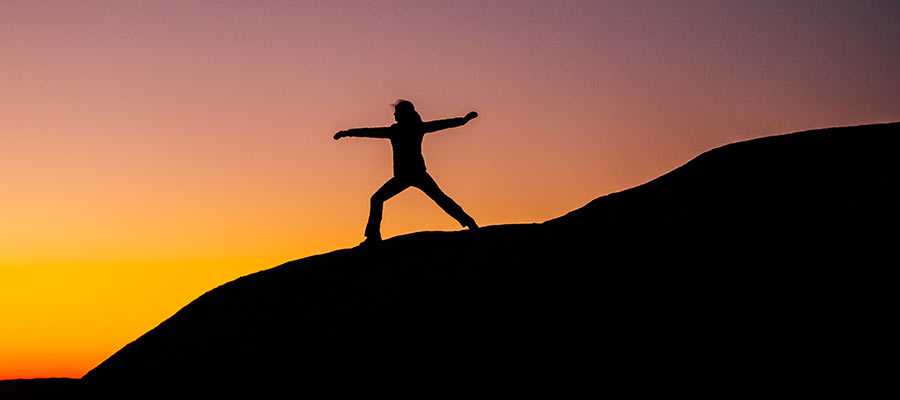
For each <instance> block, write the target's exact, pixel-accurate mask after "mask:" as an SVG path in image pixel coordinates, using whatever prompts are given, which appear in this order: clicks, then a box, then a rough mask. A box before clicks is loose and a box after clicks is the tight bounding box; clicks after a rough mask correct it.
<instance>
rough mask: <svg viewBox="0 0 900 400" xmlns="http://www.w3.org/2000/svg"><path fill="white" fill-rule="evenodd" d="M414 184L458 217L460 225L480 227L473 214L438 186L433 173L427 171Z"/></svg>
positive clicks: (445, 210) (451, 214)
mask: <svg viewBox="0 0 900 400" xmlns="http://www.w3.org/2000/svg"><path fill="white" fill-rule="evenodd" d="M413 186H415V187H417V188H419V189H420V190H421V191H423V192H425V194H426V195H428V197H430V198H431V199H432V200H434V202H435V203H437V205H438V206H440V207H441V209H443V210H444V212H446V213H447V214H450V216H451V217H453V218H454V219H456V221H457V222H459V224H460V225H462V226H464V227H467V228H469V229H475V228H478V225H477V224H476V223H475V220H474V219H473V218H472V217H471V216H469V214H466V212H465V211H464V210H463V209H462V207H460V206H459V204H456V202H455V201H453V199H451V198H450V196H447V194H445V193H444V192H443V191H442V190H441V188H440V187H438V185H437V182H435V181H434V179H433V178H432V177H431V175H428V174H427V173H426V174H425V175H424V176H423V177H421V178H420V179H417V180H416V182H415V183H413Z"/></svg>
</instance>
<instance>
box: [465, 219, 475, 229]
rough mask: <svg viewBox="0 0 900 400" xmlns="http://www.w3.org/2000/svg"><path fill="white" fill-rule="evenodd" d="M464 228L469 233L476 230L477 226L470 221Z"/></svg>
mask: <svg viewBox="0 0 900 400" xmlns="http://www.w3.org/2000/svg"><path fill="white" fill-rule="evenodd" d="M465 227H466V228H469V230H470V231H474V230H476V229H478V224H476V223H475V221H472V222H469V223H468V224H466V225H465Z"/></svg>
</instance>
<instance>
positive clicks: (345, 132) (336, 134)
mask: <svg viewBox="0 0 900 400" xmlns="http://www.w3.org/2000/svg"><path fill="white" fill-rule="evenodd" d="M342 137H347V131H338V133H335V134H334V140H338V139H340V138H342Z"/></svg>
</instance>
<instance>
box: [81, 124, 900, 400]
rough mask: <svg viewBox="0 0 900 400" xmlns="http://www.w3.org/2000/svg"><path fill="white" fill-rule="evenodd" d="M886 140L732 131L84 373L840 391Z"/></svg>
mask: <svg viewBox="0 0 900 400" xmlns="http://www.w3.org/2000/svg"><path fill="white" fill-rule="evenodd" d="M898 138H900V123H892V124H879V125H867V126H857V127H847V128H831V129H823V130H815V131H808V132H801V133H794V134H788V135H781V136H772V137H766V138H761V139H756V140H750V141H746V142H740V143H735V144H731V145H727V146H723V147H720V148H717V149H714V150H711V151H709V152H706V153H704V154H702V155H700V156H699V157H697V158H695V159H694V160H692V161H690V162H688V163H687V164H685V165H684V166H682V167H680V168H678V169H676V170H674V171H672V172H670V173H668V174H665V175H663V176H661V177H659V178H657V179H655V180H653V181H651V182H648V183H646V184H644V185H641V186H638V187H635V188H632V189H629V190H625V191H622V192H619V193H613V194H610V195H607V196H603V197H600V198H598V199H596V200H594V201H592V202H590V203H589V204H587V205H585V206H584V207H582V208H580V209H577V210H575V211H573V212H571V213H569V214H567V215H565V216H562V217H560V218H557V219H554V220H550V221H546V222H544V223H535V224H522V225H503V226H489V227H484V228H482V229H479V230H477V231H462V232H421V233H415V234H410V235H404V236H400V237H395V238H392V239H388V240H385V241H384V242H383V243H381V244H380V245H379V246H376V247H372V248H353V249H346V250H339V251H335V252H332V253H328V254H323V255H317V256H313V257H308V258H304V259H301V260H297V261H292V262H288V263H286V264H283V265H281V266H278V267H275V268H272V269H269V270H265V271H261V272H258V273H255V274H251V275H248V276H244V277H242V278H240V279H237V280H235V281H232V282H229V283H227V284H224V285H222V286H220V287H218V288H215V289H213V290H211V291H209V292H207V293H206V294H204V295H202V296H200V297H199V298H197V299H196V300H194V301H193V302H191V303H190V304H188V305H187V306H186V307H184V308H183V309H182V310H181V311H179V312H178V313H176V314H175V315H173V316H172V317H171V318H169V319H168V320H166V321H164V322H163V323H161V324H160V325H159V326H157V327H156V328H154V329H152V330H151V331H149V332H147V333H146V334H144V335H143V336H141V337H140V338H138V339H137V340H135V341H134V342H132V343H130V344H128V345H127V346H125V347H124V348H122V349H121V350H120V351H118V352H117V353H116V354H114V355H113V356H112V357H110V358H109V359H107V360H106V361H104V362H103V363H102V364H100V365H99V366H97V367H96V368H95V369H93V370H92V371H90V372H89V373H88V374H87V375H85V376H84V377H83V378H82V381H83V383H84V384H85V387H86V388H89V389H90V390H91V391H92V393H101V394H102V393H106V394H110V393H121V390H129V391H133V390H134V388H141V390H142V391H153V392H158V393H174V392H179V391H181V390H184V389H182V388H191V389H193V390H198V391H203V392H207V393H209V392H222V393H229V392H231V391H235V390H252V391H258V390H285V389H286V390H292V391H295V393H297V394H298V396H299V395H302V394H311V393H321V391H323V390H324V391H326V392H325V393H330V394H343V393H351V392H363V393H379V394H392V395H404V396H416V397H433V396H435V395H441V394H447V393H456V394H460V395H472V394H479V395H511V394H529V395H541V394H543V395H552V396H554V397H558V396H560V395H574V394H576V393H584V392H585V391H586V390H587V391H590V393H597V392H604V393H610V391H612V390H614V389H615V390H623V389H624V390H629V391H633V393H644V392H646V391H648V390H652V391H670V390H676V389H678V388H686V387H687V388H692V389H702V390H707V391H713V392H715V390H717V389H716V388H718V387H721V386H727V387H730V388H732V389H731V390H732V393H734V389H735V388H737V389H743V390H742V391H740V392H744V391H749V390H752V389H753V388H756V389H757V390H761V389H760V387H761V386H767V387H768V386H769V385H777V384H793V385H803V384H805V383H808V382H813V380H817V379H818V380H821V381H829V382H830V383H831V385H832V386H835V385H837V382H838V381H835V380H830V378H831V377H833V376H835V375H838V376H841V377H843V379H844V381H846V380H847V379H849V378H850V377H851V376H857V375H860V374H864V373H871V372H872V371H870V368H867V367H866V365H868V364H867V363H864V362H863V359H862V357H864V356H865V355H866V354H870V353H871V352H873V351H878V348H879V346H880V342H879V340H878V339H879V337H880V335H884V333H882V332H885V331H884V330H883V326H885V325H886V324H887V323H889V322H890V321H889V319H890V317H889V316H890V315H892V314H891V313H889V312H888V306H887V305H888V304H890V302H888V294H889V293H890V291H889V290H887V286H888V285H889V281H888V280H887V279H886V277H887V276H888V273H889V271H890V270H891V269H892V262H891V261H890V260H892V259H893V258H895V257H894V253H893V251H894V250H893V248H894V247H895V244H894V242H895V241H896V239H895V236H896V233H895V230H896V227H897V226H898V225H897V223H898V222H900V221H898V219H900V218H898V217H900V200H898V197H897V196H896V193H895V192H896V187H897V183H898V182H900V173H898V168H897V161H896V156H895V153H896V151H897V148H898V147H897V144H898ZM849 366H852V367H849ZM125 388H128V389H125ZM835 390H836V389H835ZM767 393H769V392H767ZM855 393H857V394H858V393H859V392H858V391H857V392H855Z"/></svg>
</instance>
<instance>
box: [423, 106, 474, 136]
mask: <svg viewBox="0 0 900 400" xmlns="http://www.w3.org/2000/svg"><path fill="white" fill-rule="evenodd" d="M477 116H478V113H477V112H475V111H472V112H470V113H468V114H466V116H465V117H460V118H449V119H439V120H436V121H428V122H425V124H424V125H425V133H429V132H436V131H439V130H441V129H447V128H456V127H457V126H463V125H465V124H466V122H469V121H471V120H472V119H474V118H475V117H477Z"/></svg>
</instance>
